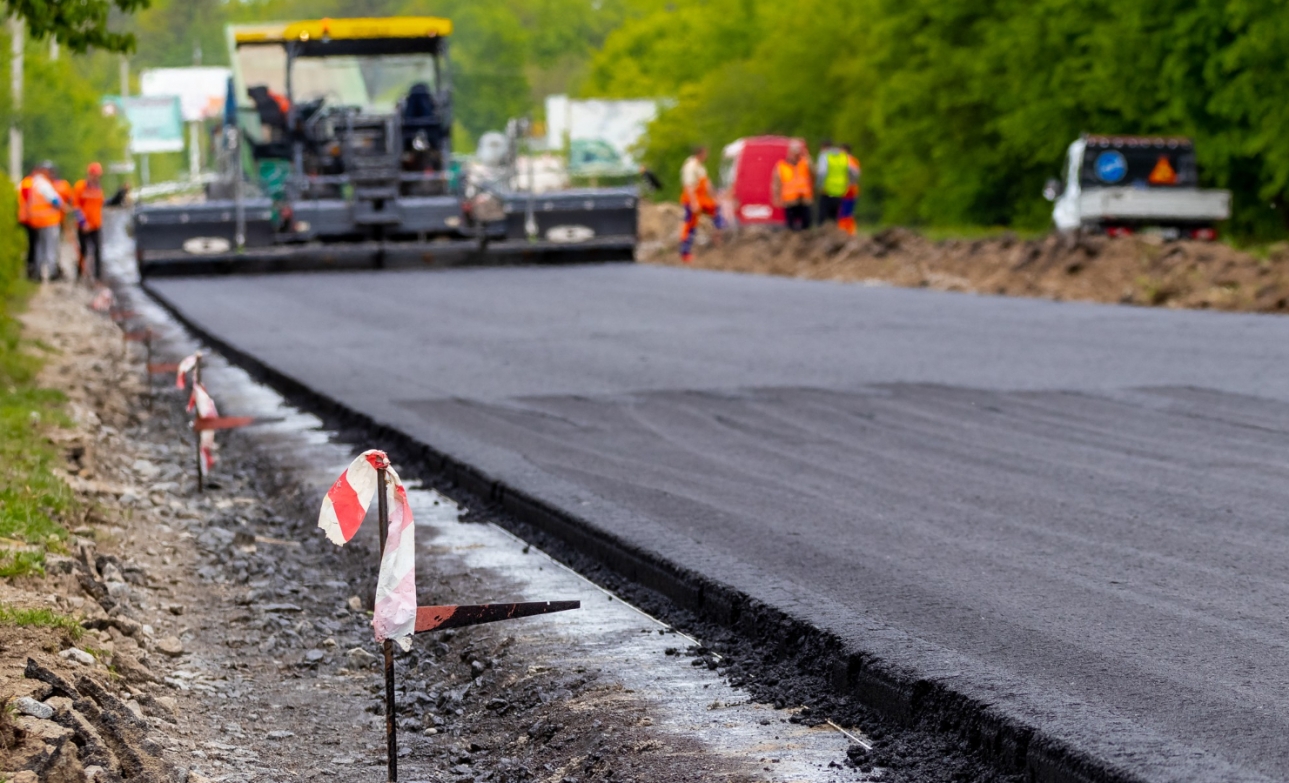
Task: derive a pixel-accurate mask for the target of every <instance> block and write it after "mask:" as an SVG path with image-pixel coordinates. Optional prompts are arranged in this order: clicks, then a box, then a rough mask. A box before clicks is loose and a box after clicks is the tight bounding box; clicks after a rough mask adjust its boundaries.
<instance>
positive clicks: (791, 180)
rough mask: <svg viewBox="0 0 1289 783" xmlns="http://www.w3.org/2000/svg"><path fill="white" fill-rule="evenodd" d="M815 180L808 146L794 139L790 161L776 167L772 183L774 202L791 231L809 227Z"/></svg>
mask: <svg viewBox="0 0 1289 783" xmlns="http://www.w3.org/2000/svg"><path fill="white" fill-rule="evenodd" d="M814 180H815V175H814V171H812V170H811V168H810V158H809V157H807V155H806V145H805V144H803V143H802V142H801V141H800V140H799V139H793V140H792V141H791V142H790V143H789V144H788V156H787V158H786V159H784V160H781V161H779V162H778V164H777V165H775V167H774V175H773V177H772V179H771V180H770V197H771V203H773V204H774V206H775V207H778V208H779V209H782V210H783V216H784V222H785V223H786V225H787V226H788V230H789V231H804V230H805V229H807V228H810V211H811V208H812V207H813V205H814V199H815V195H814Z"/></svg>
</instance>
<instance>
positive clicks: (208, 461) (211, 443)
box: [188, 383, 219, 474]
mask: <svg viewBox="0 0 1289 783" xmlns="http://www.w3.org/2000/svg"><path fill="white" fill-rule="evenodd" d="M194 408H196V409H197V418H199V419H214V418H218V417H219V411H218V410H216V408H215V401H214V400H213V399H211V396H210V394H208V393H207V392H206V387H205V386H202V385H201V384H200V383H194V384H193V385H192V396H190V397H189V398H188V411H189V412H191V411H192V410H193V409H194ZM197 437H198V438H199V441H198V442H199V445H200V447H201V467H202V472H203V474H205V473H209V472H210V469H211V468H212V467H214V466H215V431H214V430H203V431H202V432H200V433H198V436H197Z"/></svg>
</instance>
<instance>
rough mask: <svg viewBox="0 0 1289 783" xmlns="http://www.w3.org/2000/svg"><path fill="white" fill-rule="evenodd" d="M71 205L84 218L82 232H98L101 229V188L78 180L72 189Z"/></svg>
mask: <svg viewBox="0 0 1289 783" xmlns="http://www.w3.org/2000/svg"><path fill="white" fill-rule="evenodd" d="M72 204H74V205H75V206H76V208H77V209H79V210H80V211H81V215H83V216H84V218H85V225H83V226H82V227H81V229H82V230H84V231H98V230H99V229H100V228H102V227H103V188H102V187H100V186H98V185H91V184H90V183H89V182H88V181H86V180H80V181H79V182H77V183H76V186H75V187H74V188H72Z"/></svg>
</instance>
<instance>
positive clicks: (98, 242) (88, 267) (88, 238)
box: [76, 228, 103, 280]
mask: <svg viewBox="0 0 1289 783" xmlns="http://www.w3.org/2000/svg"><path fill="white" fill-rule="evenodd" d="M76 238H77V240H79V241H80V246H81V274H82V275H84V276H85V277H87V278H89V279H90V280H98V279H99V276H100V274H101V273H102V271H103V231H102V230H101V229H97V228H96V229H94V230H93V231H77V232H76ZM91 250H92V251H94V252H93V257H92V258H91V253H90V251H91Z"/></svg>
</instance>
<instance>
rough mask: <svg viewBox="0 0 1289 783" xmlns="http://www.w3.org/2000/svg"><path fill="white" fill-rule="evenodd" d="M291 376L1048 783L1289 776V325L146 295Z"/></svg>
mask: <svg viewBox="0 0 1289 783" xmlns="http://www.w3.org/2000/svg"><path fill="white" fill-rule="evenodd" d="M149 288H150V290H152V291H153V292H154V294H155V295H157V296H158V297H159V298H161V299H162V300H163V301H164V302H165V303H167V304H168V306H170V307H171V308H172V309H174V310H175V311H176V312H177V313H179V314H180V315H181V317H183V318H184V319H185V320H186V321H188V322H189V323H190V324H191V325H192V326H194V327H195V328H196V329H198V330H199V331H201V332H203V333H205V334H206V335H208V336H209V337H211V338H212V339H213V340H215V341H216V342H217V343H219V344H221V346H222V347H225V348H226V349H227V350H229V351H230V352H232V353H233V354H234V355H235V356H237V357H240V358H241V359H243V360H244V361H246V362H248V363H250V364H252V365H256V366H257V367H258V368H259V369H260V370H262V371H265V372H267V373H269V374H270V375H271V376H273V377H274V378H275V379H276V380H278V382H279V383H281V384H283V385H285V386H287V387H293V388H296V389H297V390H308V391H309V392H311V393H313V394H316V395H317V396H318V397H319V398H320V399H322V400H324V401H330V402H331V403H332V404H334V405H336V406H337V407H339V408H343V409H347V410H349V411H352V412H354V413H356V414H358V415H361V416H365V417H368V418H369V419H370V421H371V422H372V423H373V425H375V426H377V427H384V428H387V429H389V430H390V431H396V432H399V433H401V434H402V435H404V436H406V437H407V438H409V439H411V440H412V441H414V442H417V443H420V444H425V445H426V446H427V447H429V448H432V449H433V450H434V451H435V452H436V453H437V454H440V455H442V456H443V458H444V459H445V461H446V463H447V464H448V466H449V467H451V468H453V469H454V470H455V472H456V473H457V474H458V475H459V476H460V477H461V478H463V479H464V480H466V481H467V482H468V483H472V484H473V485H474V487H475V489H476V490H477V491H481V492H483V493H484V494H491V495H492V496H494V497H499V498H501V499H502V500H503V501H504V502H505V503H506V504H507V506H508V507H509V508H510V509H511V510H512V511H514V512H516V513H517V514H519V515H520V516H522V517H523V518H525V520H526V521H529V522H531V523H534V524H537V525H539V526H542V527H545V528H546V529H548V530H550V531H552V532H554V533H555V534H557V535H559V536H561V537H563V538H564V539H565V540H568V541H571V542H572V543H574V544H575V545H577V546H579V547H581V548H583V549H584V550H586V551H589V552H590V553H592V554H594V555H596V556H599V557H601V558H602V559H604V560H605V561H606V562H608V563H609V564H610V565H612V566H613V567H615V568H617V569H618V570H619V571H621V572H623V573H624V574H626V575H627V576H629V577H631V578H633V579H636V580H637V581H639V582H641V583H644V584H645V585H647V586H649V587H652V588H654V589H657V590H659V591H661V592H664V593H666V594H667V595H669V596H670V597H671V598H672V599H673V600H675V601H677V602H678V603H680V604H681V605H683V606H686V607H688V608H691V609H695V610H697V611H700V612H702V613H704V614H706V615H707V616H709V617H715V618H717V619H720V620H722V621H724V622H726V623H727V624H730V625H733V626H736V627H742V628H745V629H746V630H748V631H749V632H750V633H755V632H756V628H755V626H757V625H765V626H767V627H768V626H771V625H774V624H775V623H781V622H782V621H783V620H784V619H785V618H787V619H789V620H791V621H795V622H797V623H799V624H800V626H801V627H803V628H810V629H816V630H817V631H818V633H819V638H818V639H817V640H816V642H819V643H821V644H822V646H823V647H824V648H826V649H828V651H829V652H828V655H827V657H828V660H825V661H821V665H827V666H830V667H831V669H832V674H833V679H834V682H835V684H836V685H837V687H838V688H841V689H848V690H849V691H851V692H852V693H853V694H854V695H855V696H856V697H857V698H859V699H861V700H862V701H864V702H865V703H867V704H870V705H874V706H876V707H878V708H880V709H882V710H884V711H885V712H887V713H888V714H897V715H898V714H905V715H913V714H916V713H918V712H919V711H922V712H925V711H944V712H946V713H950V712H952V713H954V714H955V715H957V716H958V717H961V716H962V715H970V716H971V719H972V720H973V721H974V722H975V727H974V730H976V731H978V732H980V733H981V734H982V739H981V741H982V742H984V743H985V744H992V745H993V746H994V747H995V748H996V750H997V752H999V753H1000V754H1003V755H1006V756H1010V757H1011V758H1012V759H1013V760H1015V761H1016V762H1018V763H1019V764H1021V765H1023V766H1025V767H1026V768H1028V769H1030V770H1031V771H1032V772H1033V774H1034V775H1035V777H1037V778H1039V779H1047V780H1074V779H1139V780H1148V781H1262V780H1280V779H1285V773H1284V772H1283V770H1285V769H1289V739H1287V738H1286V737H1287V736H1289V732H1286V729H1287V728H1289V725H1286V724H1289V709H1287V708H1289V699H1287V698H1286V696H1287V695H1289V665H1287V664H1289V654H1287V653H1286V642H1287V641H1289V631H1287V630H1286V624H1285V606H1286V605H1289V589H1287V587H1289V585H1287V581H1286V577H1287V576H1289V557H1286V555H1289V551H1287V550H1289V536H1286V528H1287V527H1289V526H1287V525H1286V522H1285V518H1286V509H1287V508H1289V485H1287V484H1286V482H1285V478H1286V474H1287V473H1289V440H1287V439H1286V433H1287V432H1289V404H1286V403H1289V361H1287V360H1289V319H1283V318H1279V317H1267V316H1243V315H1224V314H1213V313H1196V312H1177V311H1164V310H1145V309H1135V308H1122V307H1105V306H1095V305H1083V304H1057V303H1051V302H1041V301H1032V300H1008V299H1002V298H992V297H975V296H962V295H953V294H940V293H933V292H922V291H905V290H897V289H883V288H865V287H861V286H854V285H835V284H828V283H810V282H801V281H792V280H784V279H773V278H759V277H744V276H735V275H721V274H714V273H701V272H689V271H683V270H667V269H658V268H649V267H637V266H625V267H572V268H560V269H496V270H461V271H451V272H440V273H396V272H385V273H378V274H327V275H296V276H268V277H256V278H228V279H217V280H216V279H209V280H200V279H192V280H165V281H151V282H150V283H149Z"/></svg>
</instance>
